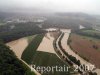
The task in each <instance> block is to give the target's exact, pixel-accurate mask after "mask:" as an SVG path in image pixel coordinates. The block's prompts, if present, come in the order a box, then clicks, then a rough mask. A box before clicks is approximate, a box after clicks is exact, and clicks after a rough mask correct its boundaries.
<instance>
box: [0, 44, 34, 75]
mask: <svg viewBox="0 0 100 75" xmlns="http://www.w3.org/2000/svg"><path fill="white" fill-rule="evenodd" d="M0 75H35V73H34V72H31V69H30V68H29V67H28V66H27V65H26V64H24V63H23V62H22V61H21V60H19V59H18V58H17V57H16V55H15V54H14V53H13V52H12V51H11V50H10V49H9V47H7V46H5V45H4V44H3V43H1V42H0Z"/></svg>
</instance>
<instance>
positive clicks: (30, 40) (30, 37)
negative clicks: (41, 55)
mask: <svg viewBox="0 0 100 75" xmlns="http://www.w3.org/2000/svg"><path fill="white" fill-rule="evenodd" d="M35 37H36V35H32V36H28V37H27V39H28V43H31V42H32V40H33V39H34V38H35Z"/></svg>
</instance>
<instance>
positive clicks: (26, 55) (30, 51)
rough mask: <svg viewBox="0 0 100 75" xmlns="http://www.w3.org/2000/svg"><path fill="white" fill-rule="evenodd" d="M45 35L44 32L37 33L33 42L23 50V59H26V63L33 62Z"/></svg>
mask: <svg viewBox="0 0 100 75" xmlns="http://www.w3.org/2000/svg"><path fill="white" fill-rule="evenodd" d="M43 37H44V34H40V35H37V36H36V37H35V38H34V39H33V40H32V41H31V43H30V44H29V45H28V46H27V47H26V49H25V50H24V51H23V53H22V56H21V59H22V60H24V61H25V62H26V63H28V64H31V63H32V60H33V56H34V54H35V52H36V50H37V48H38V46H39V44H40V43H41V41H42V39H43Z"/></svg>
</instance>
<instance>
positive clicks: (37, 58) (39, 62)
mask: <svg viewBox="0 0 100 75" xmlns="http://www.w3.org/2000/svg"><path fill="white" fill-rule="evenodd" d="M33 64H34V65H36V66H45V67H47V66H50V67H53V66H62V67H63V66H64V65H65V66H66V67H68V65H66V64H65V63H64V62H63V61H62V60H61V59H59V58H58V57H57V56H56V55H55V54H53V53H47V52H41V51H37V52H36V54H35V55H34V58H33ZM70 72H71V69H70V70H69V71H68V72H57V71H54V72H45V73H43V74H42V75H72V74H71V73H70Z"/></svg>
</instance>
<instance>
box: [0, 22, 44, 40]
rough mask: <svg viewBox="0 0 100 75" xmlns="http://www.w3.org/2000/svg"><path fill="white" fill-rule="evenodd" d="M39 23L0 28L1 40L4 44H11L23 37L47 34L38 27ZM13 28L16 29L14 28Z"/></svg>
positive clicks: (16, 24)
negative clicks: (10, 42)
mask: <svg viewBox="0 0 100 75" xmlns="http://www.w3.org/2000/svg"><path fill="white" fill-rule="evenodd" d="M37 24H38V23H34V22H28V23H8V24H6V25H2V26H0V39H2V40H4V42H9V41H12V40H16V39H19V38H22V37H26V36H30V35H34V34H41V33H45V30H42V29H41V28H39V27H38V26H37ZM12 26H13V27H14V28H12Z"/></svg>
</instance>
